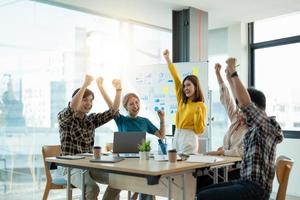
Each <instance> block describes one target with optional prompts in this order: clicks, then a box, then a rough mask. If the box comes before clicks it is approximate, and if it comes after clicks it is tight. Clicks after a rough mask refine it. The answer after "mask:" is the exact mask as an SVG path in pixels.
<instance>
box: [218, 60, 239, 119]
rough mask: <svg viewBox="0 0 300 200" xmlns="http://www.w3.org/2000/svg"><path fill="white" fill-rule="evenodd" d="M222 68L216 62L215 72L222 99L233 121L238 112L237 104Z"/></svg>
mask: <svg viewBox="0 0 300 200" xmlns="http://www.w3.org/2000/svg"><path fill="white" fill-rule="evenodd" d="M221 68H222V66H221V65H220V64H219V63H216V64H215V72H216V76H217V79H218V82H219V86H220V101H221V103H222V104H223V106H224V108H225V110H226V112H227V115H228V117H229V119H230V121H232V120H233V119H234V116H235V113H236V106H235V103H234V101H233V100H232V98H231V97H230V94H229V90H228V88H227V87H226V85H225V83H224V81H223V78H222V76H221V72H220V70H221Z"/></svg>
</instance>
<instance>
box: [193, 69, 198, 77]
mask: <svg viewBox="0 0 300 200" xmlns="http://www.w3.org/2000/svg"><path fill="white" fill-rule="evenodd" d="M193 75H195V76H198V75H199V68H198V67H193Z"/></svg>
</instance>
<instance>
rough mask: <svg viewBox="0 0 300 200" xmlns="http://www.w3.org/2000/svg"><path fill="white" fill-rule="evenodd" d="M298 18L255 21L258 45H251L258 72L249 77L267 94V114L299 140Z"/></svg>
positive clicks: (288, 17) (298, 15)
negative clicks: (272, 116) (274, 117)
mask: <svg viewBox="0 0 300 200" xmlns="http://www.w3.org/2000/svg"><path fill="white" fill-rule="evenodd" d="M299 18H300V13H294V14H292V15H288V16H281V17H276V18H272V19H268V20H263V21H259V22H255V23H254V24H253V33H254V34H253V38H254V41H255V42H254V43H252V44H250V48H251V52H252V54H251V57H252V58H251V59H252V60H253V64H252V70H251V71H253V69H254V71H255V73H252V74H250V75H251V77H252V80H254V84H255V87H256V88H257V89H260V90H262V91H263V92H264V93H265V95H266V98H267V108H266V111H267V113H268V114H269V115H274V116H276V118H277V121H278V122H279V123H280V125H281V127H282V129H283V130H284V131H292V132H293V133H295V134H297V135H298V137H299V136H300V134H299V131H300V127H299V122H300V121H299V117H298V116H299V114H300V112H299V107H300V86H299V84H297V82H298V80H299V73H300V70H299V67H298V65H299V61H300V59H299V53H298V52H299V50H300V29H299V26H296V24H298V21H299ZM275 24H276V26H275ZM281 25H282V26H281ZM267 36H268V37H267ZM274 39H276V40H274ZM257 42H259V43H257Z"/></svg>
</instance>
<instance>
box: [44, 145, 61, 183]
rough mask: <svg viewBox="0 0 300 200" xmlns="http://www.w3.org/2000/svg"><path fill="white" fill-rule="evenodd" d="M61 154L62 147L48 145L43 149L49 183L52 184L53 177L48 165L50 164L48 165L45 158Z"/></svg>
mask: <svg viewBox="0 0 300 200" xmlns="http://www.w3.org/2000/svg"><path fill="white" fill-rule="evenodd" d="M60 153H61V148H60V145H49V146H48V145H46V146H43V147H42V155H43V160H44V168H45V174H46V178H47V182H49V183H52V177H51V173H50V166H49V165H48V163H46V160H45V158H46V157H55V156H59V155H60Z"/></svg>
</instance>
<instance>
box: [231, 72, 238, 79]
mask: <svg viewBox="0 0 300 200" xmlns="http://www.w3.org/2000/svg"><path fill="white" fill-rule="evenodd" d="M235 76H239V75H238V73H237V72H236V71H235V72H233V73H232V74H231V75H230V77H231V78H233V77H235Z"/></svg>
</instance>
